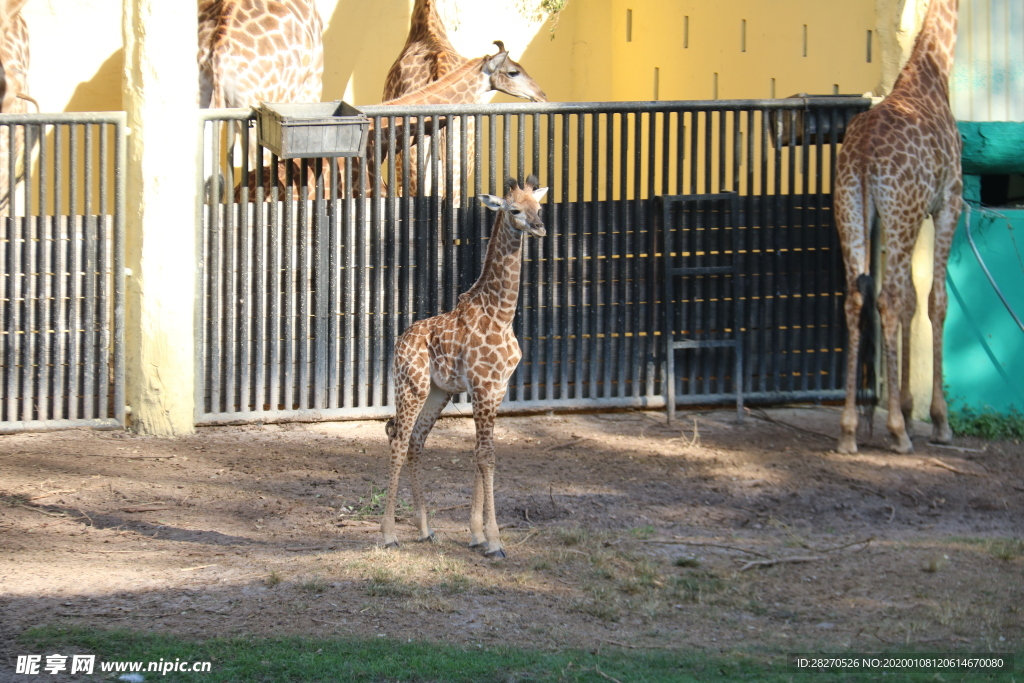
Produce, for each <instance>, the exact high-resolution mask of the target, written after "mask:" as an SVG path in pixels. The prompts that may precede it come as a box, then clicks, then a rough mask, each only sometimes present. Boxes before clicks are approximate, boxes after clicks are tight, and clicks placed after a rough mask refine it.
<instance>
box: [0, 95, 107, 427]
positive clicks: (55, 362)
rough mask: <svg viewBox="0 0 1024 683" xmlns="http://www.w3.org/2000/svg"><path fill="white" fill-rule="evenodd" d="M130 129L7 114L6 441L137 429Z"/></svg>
mask: <svg viewBox="0 0 1024 683" xmlns="http://www.w3.org/2000/svg"><path fill="white" fill-rule="evenodd" d="M125 122H126V118H125V114H124V113H121V112H111V113H102V114H92V113H90V114H35V115H32V114H29V115H2V116H0V140H3V144H0V165H2V168H3V173H2V174H0V179H2V180H3V181H4V182H3V186H2V187H0V220H2V223H3V235H2V239H0V264H2V266H0V267H2V271H3V277H2V278H0V301H2V302H3V330H2V331H0V363H2V371H0V433H7V432H14V431H26V430H32V431H38V430H50V429H63V428H69V427H95V428H100V429H114V428H119V427H123V426H124V424H125V401H124V343H123V339H124V174H123V169H124V163H125V144H124V141H125Z"/></svg>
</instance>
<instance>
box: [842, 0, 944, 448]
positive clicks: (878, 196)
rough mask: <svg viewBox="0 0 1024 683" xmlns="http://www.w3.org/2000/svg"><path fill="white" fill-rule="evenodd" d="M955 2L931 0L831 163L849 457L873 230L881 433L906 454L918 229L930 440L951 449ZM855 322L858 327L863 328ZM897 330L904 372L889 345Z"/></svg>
mask: <svg viewBox="0 0 1024 683" xmlns="http://www.w3.org/2000/svg"><path fill="white" fill-rule="evenodd" d="M958 7H959V0H932V1H931V3H930V5H929V6H928V11H927V13H926V14H925V18H924V25H923V26H922V28H921V32H920V34H918V36H917V41H916V42H915V43H914V49H913V52H912V53H911V55H910V59H909V60H908V61H907V63H906V65H905V66H904V67H903V70H902V71H901V72H900V75H899V77H898V78H897V79H896V83H895V85H894V86H893V91H892V93H891V94H890V95H889V96H888V97H886V98H885V99H884V100H883V101H882V102H881V103H880V104H879V105H878V106H876V107H874V108H873V109H871V110H869V111H866V112H864V113H862V114H860V115H858V116H857V117H855V118H854V119H853V121H851V122H850V126H849V128H848V129H847V131H846V137H845V139H844V141H843V147H842V149H841V150H840V152H839V155H838V157H837V159H836V181H835V217H836V227H837V228H838V230H839V239H840V242H841V244H842V251H843V261H844V263H845V266H846V288H847V292H846V324H847V329H848V330H849V345H848V351H847V368H846V404H845V406H844V408H843V415H842V418H841V422H840V425H841V428H842V434H841V436H840V438H839V444H838V450H839V452H841V453H856V452H857V436H856V432H857V408H856V405H855V403H856V391H857V388H858V387H857V385H858V373H857V369H858V367H859V361H858V349H859V348H860V346H861V344H860V341H861V333H862V325H870V309H869V308H868V307H865V302H866V301H870V300H871V296H872V295H873V293H874V283H873V282H872V278H871V275H870V271H871V243H870V238H871V226H872V223H873V221H875V220H878V223H879V228H880V230H879V235H880V239H881V240H882V251H883V252H884V254H885V267H884V272H883V273H882V285H881V291H880V293H879V296H878V311H879V313H880V315H881V322H882V336H883V344H884V356H885V371H886V383H887V390H888V394H889V397H888V411H889V416H888V427H889V431H890V432H891V433H892V435H893V436H894V437H895V439H896V443H895V446H894V448H895V450H896V451H897V452H898V453H909V452H911V451H913V449H914V445H913V443H912V442H911V441H910V437H909V436H908V435H907V428H906V422H907V421H908V420H909V419H910V414H911V410H912V408H913V397H912V395H911V393H910V321H911V319H912V318H913V317H914V311H915V309H916V308H917V299H916V295H915V291H914V282H913V280H912V279H911V257H912V254H913V251H914V243H915V242H916V241H917V236H918V233H919V232H920V228H921V222H922V221H923V220H924V219H925V217H926V216H928V215H931V217H932V219H933V221H934V224H935V262H934V270H933V277H932V288H931V294H930V295H929V298H928V317H929V318H930V319H931V323H932V347H933V362H934V366H933V369H932V403H931V418H932V440H933V441H936V442H938V443H949V441H950V440H951V439H952V436H953V435H952V431H951V430H950V428H949V420H948V418H947V406H946V399H945V396H944V395H943V393H942V331H943V325H944V323H945V319H946V265H947V260H948V258H949V249H950V245H951V243H952V240H953V233H954V232H955V231H956V224H957V220H958V219H959V217H960V208H961V197H960V196H961V190H962V188H963V181H962V178H961V170H960V147H961V142H960V134H959V132H958V131H957V127H956V121H955V120H954V119H953V113H952V111H951V110H950V108H949V74H950V71H951V69H952V66H953V50H954V47H955V45H956V28H957V10H958ZM862 314H863V320H862ZM901 327H902V372H901V368H899V367H898V362H897V361H898V359H897V348H896V344H897V341H898V339H899V336H900V328H901Z"/></svg>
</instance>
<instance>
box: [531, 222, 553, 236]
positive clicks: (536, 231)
mask: <svg viewBox="0 0 1024 683" xmlns="http://www.w3.org/2000/svg"><path fill="white" fill-rule="evenodd" d="M526 232H527V234H529V235H533V236H534V237H544V236H545V235H547V234H548V231H547V228H545V227H544V224H543V223H536V224H528V225H527V226H526Z"/></svg>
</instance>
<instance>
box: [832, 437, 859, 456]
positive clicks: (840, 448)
mask: <svg viewBox="0 0 1024 683" xmlns="http://www.w3.org/2000/svg"><path fill="white" fill-rule="evenodd" d="M836 451H837V452H839V453H842V454H843V455H854V454H855V453H856V452H857V440H856V439H847V438H846V437H843V438H841V439H839V443H838V444H836Z"/></svg>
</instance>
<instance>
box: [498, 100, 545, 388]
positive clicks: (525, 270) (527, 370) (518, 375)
mask: <svg viewBox="0 0 1024 683" xmlns="http://www.w3.org/2000/svg"><path fill="white" fill-rule="evenodd" d="M518 121H519V130H518V133H519V137H518V141H519V147H518V156H517V158H518V159H519V164H518V168H519V170H520V175H521V177H526V176H527V175H528V174H527V173H526V172H525V171H523V166H524V164H525V158H526V156H525V155H526V128H525V126H526V120H525V117H523V116H522V115H520V116H519V118H518ZM532 139H533V138H531V140H532ZM536 151H537V150H536V149H534V150H533V153H536ZM531 170H532V169H531ZM549 211H550V208H546V209H545V208H542V209H541V217H542V220H544V223H545V225H550V216H548V215H546V214H547V213H548V212H549ZM537 241H539V240H536V239H525V240H523V267H522V272H521V280H522V286H521V287H520V294H519V310H518V311H517V314H516V317H515V320H514V325H515V333H516V338H518V339H519V346H520V347H521V348H522V350H523V360H522V361H520V363H519V367H518V368H516V371H515V373H514V374H513V375H512V378H511V380H510V382H509V385H510V389H509V396H508V399H507V400H515V401H523V400H525V398H526V396H525V395H524V389H525V385H526V375H527V374H532V372H533V353H532V348H531V347H532V345H533V339H534V337H535V336H536V333H535V330H533V326H532V324H531V323H532V320H531V317H530V312H531V311H532V309H533V307H534V306H535V305H536V303H535V302H534V295H535V294H536V288H535V287H534V283H535V282H536V280H535V278H534V265H535V255H536V245H535V244H534V243H535V242H537Z"/></svg>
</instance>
